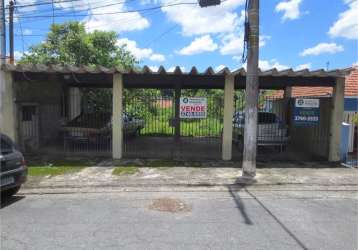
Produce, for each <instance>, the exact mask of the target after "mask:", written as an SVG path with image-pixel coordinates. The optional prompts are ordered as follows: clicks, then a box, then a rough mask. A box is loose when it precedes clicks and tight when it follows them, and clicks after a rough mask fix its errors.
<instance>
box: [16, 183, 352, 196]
mask: <svg viewBox="0 0 358 250" xmlns="http://www.w3.org/2000/svg"><path fill="white" fill-rule="evenodd" d="M228 190H233V191H240V190H258V191H327V192H330V191H350V192H357V191H358V185H357V184H339V185H328V184H327V185H322V184H317V183H312V184H292V183H291V184H254V185H243V184H217V185H212V184H211V185H182V184H181V185H138V184H137V185H122V186H119V185H106V186H104V185H97V186H94V185H89V186H62V187H59V186H57V187H26V188H22V189H21V190H20V193H19V194H28V195H30V194H34V195H36V194H39V195H41V194H71V193H107V192H109V193H110V192H168V191H174V192H181V191H188V192H205V191H208V192H210V191H213V192H215V191H218V192H220V191H225V192H227V191H228Z"/></svg>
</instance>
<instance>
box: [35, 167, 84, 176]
mask: <svg viewBox="0 0 358 250" xmlns="http://www.w3.org/2000/svg"><path fill="white" fill-rule="evenodd" d="M83 168H84V167H80V166H77V167H69V166H58V167H54V166H46V167H40V166H30V167H29V168H28V175H29V176H51V177H52V176H56V175H63V174H69V173H76V172H79V171H81V170H82V169H83Z"/></svg>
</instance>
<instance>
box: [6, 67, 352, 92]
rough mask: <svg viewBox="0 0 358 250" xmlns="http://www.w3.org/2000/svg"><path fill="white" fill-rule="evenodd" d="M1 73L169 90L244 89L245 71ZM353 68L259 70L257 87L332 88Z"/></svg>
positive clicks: (53, 69) (38, 69)
mask: <svg viewBox="0 0 358 250" xmlns="http://www.w3.org/2000/svg"><path fill="white" fill-rule="evenodd" d="M2 70H4V71H8V72H14V73H15V75H16V76H17V78H18V79H19V78H20V79H23V80H29V79H34V80H36V78H40V79H42V78H41V77H40V76H41V75H47V74H55V75H57V76H60V77H61V79H62V80H64V81H65V82H67V83H69V84H71V85H77V86H83V87H88V86H96V87H110V86H111V85H112V81H113V74H115V73H120V74H123V79H124V86H125V87H127V88H130V87H133V88H172V87H174V86H176V85H178V84H179V85H180V86H181V87H182V88H222V87H223V86H224V81H225V76H227V75H232V76H234V77H235V87H236V88H244V87H245V78H246V70H245V69H244V68H240V69H237V70H233V71H230V70H229V69H228V68H224V69H222V70H220V71H217V72H215V71H214V70H213V68H212V67H208V68H207V69H206V70H205V71H203V72H199V71H198V70H197V69H196V67H192V68H191V70H190V71H188V72H183V71H182V70H181V69H180V67H179V66H177V67H176V68H175V69H174V71H172V72H171V71H167V70H166V69H165V68H164V67H163V66H160V67H159V69H158V70H157V71H152V70H151V69H150V68H149V67H148V66H144V67H142V68H132V69H129V70H128V69H123V68H119V67H112V68H106V67H104V66H101V65H98V66H94V67H92V66H84V65H81V66H72V65H43V64H20V65H11V64H5V65H3V66H2ZM351 70H352V69H342V70H339V69H338V70H331V71H325V70H323V69H320V70H315V71H310V70H308V69H304V70H299V71H295V70H293V69H286V70H277V69H276V68H273V69H270V70H264V71H262V70H259V77H260V88H267V89H282V88H285V87H287V86H334V85H335V79H336V78H340V77H345V76H346V75H347V74H349V72H350V71H351Z"/></svg>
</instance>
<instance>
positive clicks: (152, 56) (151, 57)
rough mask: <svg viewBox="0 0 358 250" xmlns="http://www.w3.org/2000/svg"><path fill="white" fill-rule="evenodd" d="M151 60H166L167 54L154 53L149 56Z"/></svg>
mask: <svg viewBox="0 0 358 250" xmlns="http://www.w3.org/2000/svg"><path fill="white" fill-rule="evenodd" d="M149 60H151V61H155V62H164V61H165V56H164V55H162V54H152V55H151V56H150V57H149Z"/></svg>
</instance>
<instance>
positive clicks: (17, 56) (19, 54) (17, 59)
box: [14, 50, 27, 62]
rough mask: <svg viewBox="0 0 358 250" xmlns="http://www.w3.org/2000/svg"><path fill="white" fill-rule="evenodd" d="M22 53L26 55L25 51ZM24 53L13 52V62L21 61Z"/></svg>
mask: <svg viewBox="0 0 358 250" xmlns="http://www.w3.org/2000/svg"><path fill="white" fill-rule="evenodd" d="M24 53H25V54H26V53H27V51H25V52H24ZM24 53H22V52H20V51H17V50H15V51H14V59H15V62H16V61H19V60H20V59H21V57H22V56H23V55H24Z"/></svg>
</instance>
